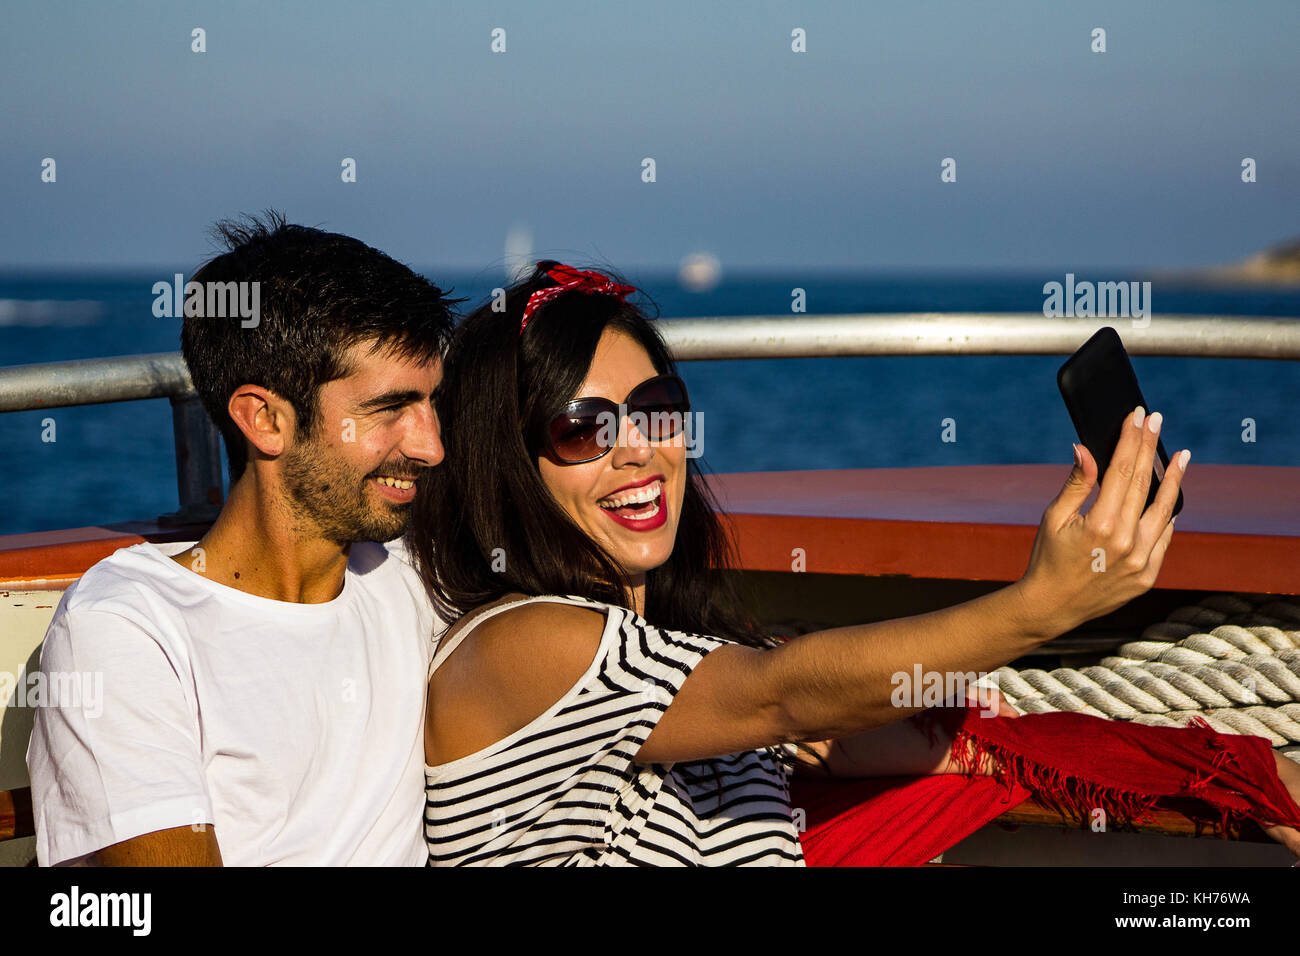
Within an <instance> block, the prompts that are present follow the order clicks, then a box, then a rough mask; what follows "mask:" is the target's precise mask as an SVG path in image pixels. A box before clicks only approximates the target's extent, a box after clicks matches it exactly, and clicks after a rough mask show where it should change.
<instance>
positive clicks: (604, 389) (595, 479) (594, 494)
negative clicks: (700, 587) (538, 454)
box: [538, 329, 686, 583]
mask: <svg viewBox="0 0 1300 956" xmlns="http://www.w3.org/2000/svg"><path fill="white" fill-rule="evenodd" d="M658 374H659V372H658V370H657V369H656V368H655V367H654V364H653V363H652V362H651V361H650V356H649V355H648V354H647V353H646V351H645V349H643V348H642V347H641V345H640V344H639V343H638V342H637V341H636V339H634V338H632V337H631V336H629V335H627V334H626V333H624V332H619V331H615V330H612V329H606V330H605V333H604V334H603V335H602V336H601V338H600V342H599V343H598V344H597V346H596V354H595V356H594V357H593V358H592V362H591V368H590V370H588V372H587V378H586V380H585V381H584V382H583V383H582V387H581V388H579V389H578V393H577V394H576V395H573V396H571V397H570V398H571V399H577V398H594V397H599V398H607V399H609V400H610V401H611V402H613V403H614V404H616V405H619V404H622V403H623V402H625V401H626V400H627V397H628V395H629V394H630V393H631V391H632V390H633V389H634V388H636V387H637V386H638V385H640V384H641V383H642V382H644V381H645V380H646V379H648V378H654V377H655V376H656V375H658ZM538 469H539V471H540V472H541V476H542V481H544V482H545V483H546V487H547V488H548V489H550V492H551V494H552V495H553V496H554V497H555V500H556V501H557V502H558V503H559V505H560V507H561V508H563V509H564V510H565V511H566V512H567V513H568V515H569V517H570V518H572V519H573V521H574V522H575V523H576V524H577V525H578V527H579V528H581V529H582V530H583V531H585V532H586V533H587V535H588V537H590V538H591V539H592V540H593V541H595V542H596V543H597V544H599V545H600V546H601V547H602V548H604V549H605V551H606V552H607V553H608V554H609V555H610V556H611V557H612V558H613V559H614V560H615V561H616V562H618V563H619V564H620V565H621V566H622V567H623V569H624V571H625V572H626V573H627V574H628V575H629V576H630V577H632V578H633V579H634V583H636V582H635V579H636V578H637V577H638V576H640V575H643V574H644V573H645V572H646V571H649V570H651V569H652V568H657V567H658V566H659V565H661V564H663V563H664V562H665V561H667V560H668V556H669V555H670V554H671V553H672V550H673V541H674V539H675V538H676V537H677V522H678V520H679V519H680V517H681V509H682V496H683V495H684V494H685V491H686V447H685V441H684V439H683V437H682V434H681V433H679V434H678V435H677V436H676V437H674V438H672V439H670V440H668V441H665V442H662V443H651V442H649V441H648V440H647V439H646V438H645V436H643V435H642V434H641V433H640V432H639V431H638V430H637V429H636V428H635V427H633V425H632V423H631V422H630V421H629V420H628V418H627V417H626V416H625V417H624V419H623V421H622V423H621V430H620V434H619V442H618V445H617V446H616V447H614V448H612V449H611V450H610V451H609V452H607V453H606V454H605V455H604V456H603V457H601V458H597V459H596V460H595V461H589V462H586V463H584V464H578V465H566V464H561V463H559V462H556V461H554V460H553V459H551V458H550V457H549V456H546V455H544V456H543V457H542V458H540V459H539V460H538ZM644 499H651V500H644ZM612 505H617V506H618V507H610V506H612Z"/></svg>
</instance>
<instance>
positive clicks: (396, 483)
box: [375, 475, 415, 491]
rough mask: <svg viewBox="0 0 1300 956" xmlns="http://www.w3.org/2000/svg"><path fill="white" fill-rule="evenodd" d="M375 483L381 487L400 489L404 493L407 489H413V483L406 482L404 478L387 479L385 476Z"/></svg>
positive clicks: (377, 479)
mask: <svg viewBox="0 0 1300 956" xmlns="http://www.w3.org/2000/svg"><path fill="white" fill-rule="evenodd" d="M375 481H377V482H379V483H380V484H381V485H387V486H388V487H389V488H401V489H402V490H403V491H405V490H406V489H407V488H414V487H415V482H413V481H407V480H406V479H405V478H389V477H388V476H387V475H384V476H381V477H379V478H376V479H375Z"/></svg>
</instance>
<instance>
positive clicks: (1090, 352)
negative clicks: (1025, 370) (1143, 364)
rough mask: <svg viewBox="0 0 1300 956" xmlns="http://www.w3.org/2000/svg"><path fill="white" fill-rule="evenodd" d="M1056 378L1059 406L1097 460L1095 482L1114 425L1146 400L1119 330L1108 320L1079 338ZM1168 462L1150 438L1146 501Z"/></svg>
mask: <svg viewBox="0 0 1300 956" xmlns="http://www.w3.org/2000/svg"><path fill="white" fill-rule="evenodd" d="M1056 384H1057V386H1058V387H1059V388H1060V389H1061V397H1062V398H1063V399H1065V407H1066V409H1067V410H1068V411H1069V412H1070V420H1071V421H1073V422H1074V430H1075V431H1077V432H1078V433H1079V441H1081V442H1083V444H1084V447H1086V448H1087V449H1088V451H1090V452H1092V457H1093V458H1094V459H1096V461H1097V480H1098V481H1099V482H1100V481H1101V478H1102V476H1104V475H1105V474H1106V469H1107V468H1108V467H1110V457H1111V455H1112V454H1113V453H1114V451H1115V445H1116V443H1117V442H1118V441H1119V436H1120V429H1121V428H1123V427H1124V422H1125V421H1126V420H1127V419H1128V416H1129V415H1130V414H1132V412H1133V409H1135V408H1137V406H1139V405H1141V406H1142V407H1143V408H1144V409H1146V411H1147V412H1150V411H1151V406H1150V405H1148V404H1147V400H1146V399H1145V398H1143V397H1142V389H1141V388H1139V387H1138V380H1137V373H1135V372H1134V371H1133V363H1132V362H1130V361H1129V357H1128V352H1126V351H1124V343H1123V342H1121V341H1120V339H1119V333H1118V332H1116V331H1115V330H1114V329H1112V328H1110V327H1109V326H1108V327H1106V328H1104V329H1101V330H1099V331H1098V332H1097V334H1096V335H1094V336H1093V337H1092V338H1090V339H1088V341H1087V342H1084V343H1083V345H1082V346H1081V347H1080V349H1079V351H1077V352H1075V353H1074V354H1073V355H1071V356H1070V358H1069V359H1068V360H1067V361H1066V363H1065V364H1064V365H1062V366H1061V369H1060V371H1059V372H1057V373H1056ZM1168 467H1169V455H1168V454H1166V453H1165V443H1164V441H1163V440H1161V441H1158V442H1157V443H1156V460H1155V467H1154V468H1153V469H1152V470H1153V472H1154V474H1153V476H1152V480H1151V488H1150V490H1149V491H1148V492H1147V505H1148V506H1150V504H1151V502H1153V501H1154V500H1155V497H1156V492H1157V491H1159V490H1160V482H1161V481H1162V480H1163V479H1164V477H1165V469H1166V468H1168ZM1182 510H1183V491H1182V489H1181V488H1180V489H1179V490H1178V501H1177V502H1175V504H1174V514H1178V513H1179V512H1180V511H1182Z"/></svg>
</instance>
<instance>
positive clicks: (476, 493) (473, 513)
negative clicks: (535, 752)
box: [407, 261, 772, 646]
mask: <svg viewBox="0 0 1300 956" xmlns="http://www.w3.org/2000/svg"><path fill="white" fill-rule="evenodd" d="M555 264H556V263H554V262H549V261H547V262H542V263H539V264H538V266H537V269H536V271H535V272H534V273H533V274H532V276H530V277H529V278H527V279H525V280H524V281H522V282H520V283H518V284H516V285H514V286H512V287H511V288H510V289H508V290H506V293H505V301H504V304H505V309H504V311H496V310H494V308H493V303H492V302H491V301H489V302H488V303H485V304H484V305H482V306H481V307H479V308H478V309H476V310H475V311H474V312H472V313H471V314H470V315H469V316H468V317H467V318H466V319H465V321H464V322H463V323H462V324H461V326H460V327H459V328H458V329H457V331H456V334H455V336H454V337H453V339H452V344H451V346H450V347H449V349H448V351H447V354H446V356H445V359H444V363H443V379H442V384H441V385H440V386H439V388H438V393H437V405H438V416H439V420H440V421H441V423H442V428H443V443H444V446H445V447H446V457H445V458H444V460H443V462H442V464H441V465H439V466H438V467H437V468H435V469H433V470H432V472H431V473H430V474H429V475H428V476H427V477H424V478H421V480H420V483H419V485H418V488H417V491H416V497H415V501H414V503H413V504H412V511H411V523H410V525H409V526H408V529H407V546H408V549H409V551H410V553H411V554H412V556H413V557H414V558H415V563H416V566H417V568H418V569H419V571H420V574H421V576H422V578H423V579H424V582H425V585H426V587H427V588H428V589H429V591H430V594H431V595H432V597H433V600H434V601H435V603H436V604H437V606H438V607H439V609H440V611H441V612H442V613H443V615H444V616H445V617H447V618H448V619H454V618H455V617H458V616H459V615H460V614H462V613H464V612H466V611H468V610H470V609H472V608H474V607H477V606H479V605H481V604H485V603H487V602H490V601H492V600H495V599H496V598H498V597H500V596H502V595H504V594H507V593H510V592H512V591H519V592H522V593H524V594H532V595H541V594H561V595H564V594H573V595H583V596H586V597H589V598H593V599H595V600H599V601H604V602H606V603H609V604H614V605H620V606H627V604H628V601H629V600H630V595H629V593H628V590H627V586H626V581H625V580H624V579H623V576H622V573H621V571H620V570H619V568H618V567H617V565H616V563H615V562H614V560H613V558H612V557H611V556H610V555H609V554H607V553H606V552H605V551H604V550H603V549H602V548H601V547H600V545H599V544H598V543H597V542H595V541H594V540H592V539H591V538H590V537H589V536H588V535H587V533H586V532H584V531H583V530H582V529H581V528H580V527H578V525H577V524H575V523H574V522H573V520H572V519H571V518H570V517H569V516H568V514H567V513H566V512H565V511H564V510H563V508H562V507H561V506H560V505H559V504H558V503H557V502H556V501H555V499H554V497H553V496H552V494H551V493H550V491H549V489H548V488H547V487H546V485H545V483H544V482H543V480H542V477H541V474H540V472H539V470H538V465H537V459H538V457H539V456H540V455H541V454H542V444H541V435H542V431H543V428H544V427H545V425H546V424H547V423H548V422H549V421H550V420H551V419H552V418H554V416H555V415H556V414H557V413H559V412H560V411H561V410H562V409H563V408H564V406H565V404H566V403H567V402H568V401H570V400H571V399H572V398H573V397H574V393H575V391H576V390H577V389H578V388H579V387H581V385H582V382H583V380H584V379H585V378H586V375H587V372H588V370H589V369H590V367H591V362H592V358H593V356H594V355H595V351H596V346H597V343H598V342H599V341H600V337H601V335H602V333H604V332H605V330H606V329H617V330H619V331H621V332H624V333H626V334H628V335H630V336H631V337H632V338H633V339H634V340H636V341H637V342H638V343H640V345H641V346H642V347H643V348H644V349H645V350H646V352H647V354H648V355H649V357H650V361H651V363H652V364H653V366H654V368H655V369H656V371H658V372H659V373H673V374H675V373H676V366H675V364H674V362H673V359H672V356H671V354H670V353H669V351H668V348H667V346H666V345H665V343H664V341H663V339H662V338H661V336H660V335H659V332H658V330H657V329H656V328H655V327H654V325H653V323H652V322H651V321H650V320H649V318H648V316H647V315H646V314H645V313H644V312H642V310H641V309H640V308H638V307H637V306H636V305H635V304H634V303H632V302H624V301H620V299H619V298H617V297H615V296H612V295H592V294H586V293H582V292H576V291H574V292H565V293H561V294H560V295H557V296H556V297H555V298H554V299H552V300H550V301H549V302H547V303H546V304H545V305H543V306H541V307H540V308H539V309H537V311H536V312H535V313H534V314H533V316H532V317H531V318H530V320H529V324H528V326H527V328H526V329H525V330H524V332H523V334H522V335H521V334H520V331H519V326H520V320H521V318H522V316H523V310H524V306H525V305H526V303H527V302H528V299H529V297H530V296H531V295H532V293H533V292H535V291H537V290H538V289H541V288H545V287H547V286H553V285H555V282H554V280H552V279H551V278H549V277H548V276H547V275H546V269H548V268H549V267H551V266H553V265H555ZM497 303H498V307H499V304H500V303H499V300H497ZM498 548H500V549H502V551H501V552H497V551H496V549H498ZM500 554H503V555H504V557H505V566H504V569H501V565H500V562H498V561H496V560H495V558H496V557H498V556H499V555H500ZM733 563H734V561H733V546H732V543H731V541H730V539H729V537H728V535H727V534H726V532H725V529H724V527H723V525H722V523H721V521H720V518H719V511H718V508H717V504H716V502H715V501H714V499H713V498H712V496H711V495H710V493H709V490H708V487H707V485H706V484H705V483H704V481H703V478H702V475H701V472H700V469H699V466H698V462H697V460H696V459H693V458H688V459H687V481H686V490H685V497H684V500H683V502H682V511H681V520H680V523H679V525H678V533H677V539H676V542H675V544H674V547H673V551H672V554H671V555H670V556H669V559H668V561H667V562H666V563H665V564H663V565H661V566H660V567H658V568H655V569H653V570H651V571H650V572H649V573H648V574H647V576H646V600H645V614H644V617H645V618H646V619H647V620H648V621H649V622H650V623H652V624H655V625H658V626H661V627H670V628H674V629H677V630H683V631H690V632H695V633H703V634H714V635H717V636H720V637H725V638H729V639H732V640H735V641H738V642H741V643H745V644H751V645H754V646H770V644H771V643H772V642H771V640H770V639H769V638H767V637H765V636H763V635H761V634H760V633H759V632H758V630H757V628H756V627H755V626H754V622H753V621H752V620H751V619H750V618H749V617H748V616H747V615H746V614H745V613H744V611H743V608H742V605H741V603H740V600H739V597H738V594H737V592H736V590H735V585H734V584H733V583H732V579H731V576H730V575H727V574H726V573H725V572H726V570H727V569H728V568H730V567H731V566H732V565H733Z"/></svg>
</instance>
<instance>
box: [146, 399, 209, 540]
mask: <svg viewBox="0 0 1300 956" xmlns="http://www.w3.org/2000/svg"><path fill="white" fill-rule="evenodd" d="M169 401H170V402H171V406H172V435H173V436H174V438H175V440H176V490H177V492H178V494H179V497H180V509H179V510H177V511H174V512H172V513H171V514H166V515H159V516H158V521H159V523H160V524H200V523H205V522H209V521H212V520H213V519H215V518H216V516H217V513H218V512H219V511H220V510H221V502H222V500H223V499H224V497H225V492H224V481H223V475H222V469H221V432H219V431H218V430H217V427H216V426H215V425H213V424H212V419H210V418H208V413H207V411H206V410H205V409H204V407H203V403H202V402H201V401H200V400H199V396H198V393H197V392H193V391H190V392H186V393H182V394H180V395H172V396H169Z"/></svg>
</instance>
